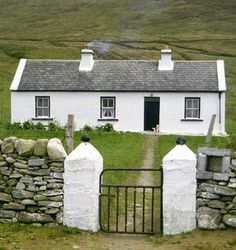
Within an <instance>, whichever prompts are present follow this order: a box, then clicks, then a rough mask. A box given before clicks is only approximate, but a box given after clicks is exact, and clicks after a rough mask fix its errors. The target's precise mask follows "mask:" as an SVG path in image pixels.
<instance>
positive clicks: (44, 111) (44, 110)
mask: <svg viewBox="0 0 236 250" xmlns="http://www.w3.org/2000/svg"><path fill="white" fill-rule="evenodd" d="M43 116H49V109H48V108H44V109H43Z"/></svg>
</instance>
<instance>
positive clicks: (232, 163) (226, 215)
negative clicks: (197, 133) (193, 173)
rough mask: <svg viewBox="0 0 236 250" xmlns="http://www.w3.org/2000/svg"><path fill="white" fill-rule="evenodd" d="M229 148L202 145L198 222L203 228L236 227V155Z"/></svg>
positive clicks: (199, 169)
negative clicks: (233, 156)
mask: <svg viewBox="0 0 236 250" xmlns="http://www.w3.org/2000/svg"><path fill="white" fill-rule="evenodd" d="M230 156H231V151H230V150H228V149H215V148H200V149H199V150H198V157H197V158H198V164H197V183H198V189H197V222H198V227H200V228H203V229H218V228H225V226H232V227H236V159H232V160H231V159H230Z"/></svg>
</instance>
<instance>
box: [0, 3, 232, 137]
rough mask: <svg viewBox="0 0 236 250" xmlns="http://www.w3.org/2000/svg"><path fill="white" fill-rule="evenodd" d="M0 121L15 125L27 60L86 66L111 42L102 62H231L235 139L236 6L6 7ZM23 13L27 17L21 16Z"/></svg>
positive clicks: (0, 22)
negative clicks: (15, 88)
mask: <svg viewBox="0 0 236 250" xmlns="http://www.w3.org/2000/svg"><path fill="white" fill-rule="evenodd" d="M0 6H1V9H0V120H9V119H10V91H9V86H10V83H11V81H12V79H13V76H14V73H15V70H16V67H17V64H18V62H19V59H20V58H22V57H24V58H46V59H48V58H49V59H79V58H80V50H81V49H82V48H84V47H86V44H87V43H88V42H89V41H93V40H110V41H112V42H113V43H112V46H111V48H110V51H109V53H107V54H104V55H98V52H99V51H96V57H97V58H99V59H159V56H160V49H161V48H163V47H165V46H169V47H170V48H172V49H173V51H174V54H173V57H174V59H176V60H182V59H184V60H190V59H192V60H217V59H224V60H225V62H226V74H227V83H228V91H227V105H226V113H227V123H226V128H227V132H229V133H231V134H233V133H234V134H235V133H236V115H235V114H236V108H235V107H236V98H235V97H236V83H235V82H236V81H235V79H236V68H235V64H236V51H235V46H236V16H235V10H236V2H235V1H234V0H227V1H221V0H212V1H210V2H209V1H205V0H181V1H174V0H167V1H166V0H160V1H155V0H146V1H143V0H120V1H115V0H109V1H107V0H93V1H86V0H79V1H75V0H68V1H63V0H54V1H52V0H44V1H43V2H42V1H40V0H35V1H33V2H32V1H31V0H25V1H10V2H9V1H6V0H0ZM19 10H20V11H19Z"/></svg>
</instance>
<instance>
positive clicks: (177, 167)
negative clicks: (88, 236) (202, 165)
mask: <svg viewBox="0 0 236 250" xmlns="http://www.w3.org/2000/svg"><path fill="white" fill-rule="evenodd" d="M184 143H185V141H184V139H183V138H179V139H178V140H177V145H176V146H175V148H173V149H172V150H171V151H170V152H169V153H168V154H167V155H166V156H165V157H164V158H163V178H164V179H163V181H164V183H163V233H164V234H165V235H170V234H179V233H182V232H188V231H191V230H193V229H195V228H196V189H197V185H196V164H197V160H196V156H195V154H194V153H193V152H192V151H191V150H190V149H189V148H188V147H187V146H186V145H184Z"/></svg>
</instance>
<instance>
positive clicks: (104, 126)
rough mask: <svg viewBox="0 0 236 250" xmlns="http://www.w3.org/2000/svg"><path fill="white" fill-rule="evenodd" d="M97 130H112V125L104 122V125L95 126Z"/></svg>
mask: <svg viewBox="0 0 236 250" xmlns="http://www.w3.org/2000/svg"><path fill="white" fill-rule="evenodd" d="M96 130H97V131H98V132H111V131H114V128H113V125H112V124H111V123H106V124H105V125H101V126H96Z"/></svg>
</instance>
